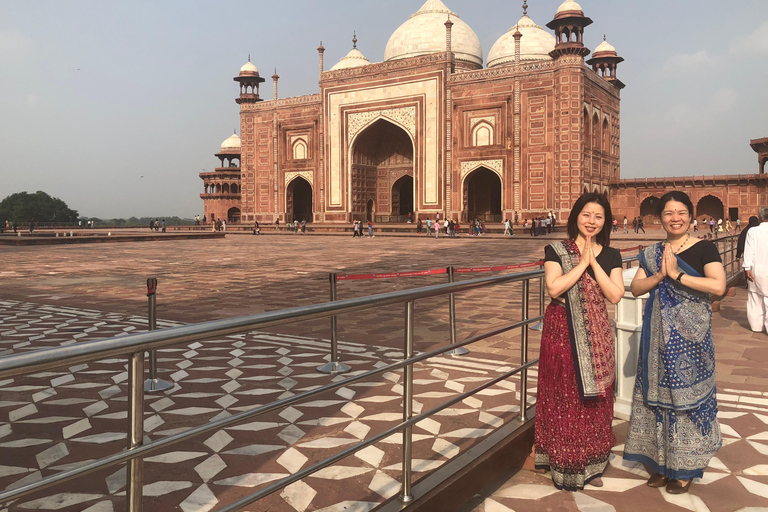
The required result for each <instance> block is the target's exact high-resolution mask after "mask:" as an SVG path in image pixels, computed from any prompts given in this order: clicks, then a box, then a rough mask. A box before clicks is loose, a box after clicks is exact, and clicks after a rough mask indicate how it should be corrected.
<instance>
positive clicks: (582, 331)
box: [551, 240, 615, 400]
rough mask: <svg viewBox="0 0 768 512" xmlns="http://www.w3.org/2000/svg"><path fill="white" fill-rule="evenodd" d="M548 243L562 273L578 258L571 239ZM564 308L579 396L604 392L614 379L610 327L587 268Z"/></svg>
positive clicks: (567, 294)
mask: <svg viewBox="0 0 768 512" xmlns="http://www.w3.org/2000/svg"><path fill="white" fill-rule="evenodd" d="M551 247H552V248H553V249H554V250H555V252H556V253H557V255H558V256H559V257H560V262H561V265H562V267H563V274H567V273H568V272H570V271H571V270H572V269H573V268H574V267H575V266H577V265H578V264H579V261H581V253H580V252H579V248H578V246H577V245H576V243H575V242H574V241H573V240H565V241H563V242H555V243H554V244H552V245H551ZM565 310H566V313H567V315H568V331H569V332H570V335H571V336H570V338H571V352H572V354H573V364H574V367H575V370H576V383H577V384H578V387H579V396H580V397H581V398H582V400H585V399H595V398H597V397H598V396H605V394H606V392H607V391H608V390H609V389H610V388H611V387H612V386H613V382H614V380H615V371H614V364H615V363H614V349H613V329H611V325H610V322H609V321H608V309H607V308H606V306H605V295H603V292H602V290H600V286H598V284H597V281H595V279H594V278H593V277H592V276H590V275H589V274H588V273H587V272H584V273H583V274H582V275H581V277H580V278H579V280H578V281H577V282H576V284H575V285H573V286H572V287H571V289H570V290H568V292H567V293H566V295H565Z"/></svg>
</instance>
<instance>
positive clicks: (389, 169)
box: [350, 119, 413, 222]
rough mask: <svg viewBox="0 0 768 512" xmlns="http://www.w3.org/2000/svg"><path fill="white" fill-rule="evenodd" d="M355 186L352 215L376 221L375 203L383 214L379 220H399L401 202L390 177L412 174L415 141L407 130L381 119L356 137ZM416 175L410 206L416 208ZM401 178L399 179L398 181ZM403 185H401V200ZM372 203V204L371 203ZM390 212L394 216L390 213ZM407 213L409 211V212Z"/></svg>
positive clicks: (355, 217)
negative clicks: (414, 198)
mask: <svg viewBox="0 0 768 512" xmlns="http://www.w3.org/2000/svg"><path fill="white" fill-rule="evenodd" d="M350 173H351V178H352V188H351V190H350V198H351V210H352V218H354V219H358V220H368V219H369V218H370V220H372V221H373V220H374V218H373V217H370V216H371V215H375V214H374V213H373V212H372V205H373V204H374V203H375V205H376V209H377V210H378V211H379V212H382V213H383V214H384V215H381V216H376V219H375V221H376V222H390V221H392V222H397V221H398V219H399V212H400V210H401V204H398V205H395V204H394V198H393V193H394V191H395V186H396V183H393V182H392V180H391V176H402V175H403V174H408V175H409V176H413V142H412V141H411V137H410V136H409V135H408V133H407V132H406V131H405V130H404V129H402V128H400V127H399V126H396V125H395V124H393V123H391V122H390V121H388V120H386V119H379V120H378V121H376V122H374V123H373V124H371V125H370V126H368V128H366V129H365V130H363V131H362V133H360V135H358V136H357V138H356V139H355V141H354V143H353V145H352V151H351V168H350ZM400 179H402V178H400ZM412 180H413V178H411V188H410V190H411V195H410V203H411V207H410V209H411V210H413V181H412ZM399 181H400V180H398V182H399ZM403 191H404V187H403V184H400V185H399V188H398V192H400V196H398V201H399V203H402V202H403V200H402V192H403ZM369 205H370V206H369ZM389 212H391V213H392V215H393V216H390V215H389V214H388V213H389ZM406 215H407V213H406Z"/></svg>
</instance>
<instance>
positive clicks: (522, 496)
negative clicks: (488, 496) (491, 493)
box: [495, 484, 560, 500]
mask: <svg viewBox="0 0 768 512" xmlns="http://www.w3.org/2000/svg"><path fill="white" fill-rule="evenodd" d="M557 492H560V491H558V490H557V489H556V488H555V486H554V485H551V484H549V485H535V484H516V485H510V486H509V487H505V488H503V489H501V490H500V491H498V492H497V493H496V494H495V495H496V496H500V497H502V498H515V499H519V500H539V499H541V498H545V497H547V496H549V495H552V494H555V493H557Z"/></svg>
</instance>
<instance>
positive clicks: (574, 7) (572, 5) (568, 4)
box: [557, 0, 584, 13]
mask: <svg viewBox="0 0 768 512" xmlns="http://www.w3.org/2000/svg"><path fill="white" fill-rule="evenodd" d="M568 11H581V12H582V13H583V12H584V11H583V10H582V9H581V6H580V5H579V4H577V3H576V2H574V1H573V0H565V2H563V4H562V5H561V6H560V7H558V8H557V12H558V13H560V12H568Z"/></svg>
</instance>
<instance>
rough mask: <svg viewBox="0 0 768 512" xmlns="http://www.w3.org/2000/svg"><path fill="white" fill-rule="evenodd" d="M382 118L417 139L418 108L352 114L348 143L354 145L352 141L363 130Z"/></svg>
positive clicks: (349, 121) (349, 123)
mask: <svg viewBox="0 0 768 512" xmlns="http://www.w3.org/2000/svg"><path fill="white" fill-rule="evenodd" d="M380 117H383V118H386V119H389V120H390V121H394V122H395V123H396V124H398V125H399V126H402V127H403V128H405V129H406V130H408V133H410V134H411V137H414V138H415V137H416V107H402V108H389V109H386V110H374V111H371V112H356V113H354V114H350V115H349V117H348V122H347V129H348V132H347V143H348V144H352V139H354V138H355V136H356V135H357V134H358V133H360V131H361V130H362V129H363V128H365V127H366V126H368V125H369V124H371V121H373V120H375V119H378V118H380Z"/></svg>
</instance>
